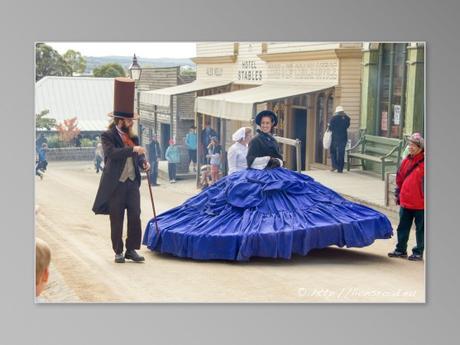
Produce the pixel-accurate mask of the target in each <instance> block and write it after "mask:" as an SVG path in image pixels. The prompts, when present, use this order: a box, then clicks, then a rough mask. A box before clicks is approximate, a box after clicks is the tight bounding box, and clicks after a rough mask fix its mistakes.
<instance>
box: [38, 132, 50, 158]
mask: <svg viewBox="0 0 460 345" xmlns="http://www.w3.org/2000/svg"><path fill="white" fill-rule="evenodd" d="M43 144H48V139H46V138H45V135H44V134H43V133H40V136H39V137H38V138H37V140H36V141H35V151H36V152H37V154H38V152H39V151H40V149H41V148H42V145H43Z"/></svg>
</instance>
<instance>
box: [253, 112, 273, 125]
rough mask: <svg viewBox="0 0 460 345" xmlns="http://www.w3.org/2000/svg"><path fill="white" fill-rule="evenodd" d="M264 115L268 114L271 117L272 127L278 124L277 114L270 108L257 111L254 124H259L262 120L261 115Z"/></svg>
mask: <svg viewBox="0 0 460 345" xmlns="http://www.w3.org/2000/svg"><path fill="white" fill-rule="evenodd" d="M264 116H270V117H271V118H272V122H273V127H276V125H277V124H278V116H276V114H275V113H274V112H273V111H271V110H262V111H261V112H260V113H258V114H257V116H256V119H255V121H256V124H258V125H259V126H260V121H262V117H264Z"/></svg>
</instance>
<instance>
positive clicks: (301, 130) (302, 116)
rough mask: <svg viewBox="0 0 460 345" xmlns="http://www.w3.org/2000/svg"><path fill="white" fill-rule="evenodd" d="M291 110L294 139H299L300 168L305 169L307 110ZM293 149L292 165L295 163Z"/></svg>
mask: <svg viewBox="0 0 460 345" xmlns="http://www.w3.org/2000/svg"><path fill="white" fill-rule="evenodd" d="M292 112H293V117H294V119H293V120H294V124H295V126H294V131H293V135H294V138H295V139H299V140H301V142H302V143H301V149H300V155H301V169H302V170H305V169H306V166H305V157H306V155H307V151H306V150H307V111H306V110H305V109H296V108H293V109H292ZM293 150H294V154H292V157H294V159H292V160H291V161H292V162H293V165H295V164H296V161H297V160H296V159H297V157H296V154H295V152H296V150H295V149H293Z"/></svg>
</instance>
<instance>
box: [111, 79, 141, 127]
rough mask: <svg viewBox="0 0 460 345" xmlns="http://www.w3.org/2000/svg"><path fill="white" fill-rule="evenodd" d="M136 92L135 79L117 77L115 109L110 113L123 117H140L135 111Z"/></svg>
mask: <svg viewBox="0 0 460 345" xmlns="http://www.w3.org/2000/svg"><path fill="white" fill-rule="evenodd" d="M134 93H135V82H134V80H132V79H129V78H122V77H118V78H115V85H114V94H113V111H112V112H111V113H109V114H108V115H109V116H112V117H120V118H122V119H133V120H136V119H138V118H139V114H137V113H135V112H134Z"/></svg>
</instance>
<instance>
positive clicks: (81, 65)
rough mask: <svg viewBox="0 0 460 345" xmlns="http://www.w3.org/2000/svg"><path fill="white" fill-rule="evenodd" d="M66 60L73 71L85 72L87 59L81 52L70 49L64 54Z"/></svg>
mask: <svg viewBox="0 0 460 345" xmlns="http://www.w3.org/2000/svg"><path fill="white" fill-rule="evenodd" d="M62 57H63V58H64V60H65V62H66V63H67V64H68V65H69V66H70V68H72V72H73V73H83V72H84V71H85V69H86V60H85V58H84V57H83V56H81V53H80V52H77V51H75V50H72V49H69V50H67V51H66V52H65V54H64V55H63V56H62Z"/></svg>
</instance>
